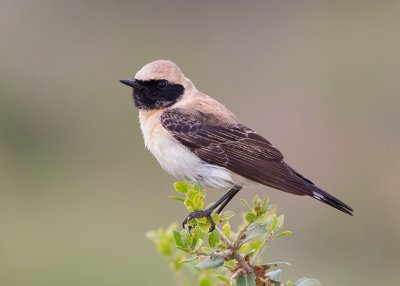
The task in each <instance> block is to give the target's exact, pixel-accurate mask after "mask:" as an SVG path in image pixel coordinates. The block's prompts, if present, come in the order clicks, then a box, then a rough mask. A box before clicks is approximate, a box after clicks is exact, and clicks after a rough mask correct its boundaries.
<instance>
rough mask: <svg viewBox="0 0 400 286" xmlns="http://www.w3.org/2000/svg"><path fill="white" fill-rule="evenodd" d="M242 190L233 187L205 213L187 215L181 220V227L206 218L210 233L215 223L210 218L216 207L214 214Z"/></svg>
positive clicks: (196, 212) (239, 187) (197, 211)
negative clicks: (196, 219)
mask: <svg viewBox="0 0 400 286" xmlns="http://www.w3.org/2000/svg"><path fill="white" fill-rule="evenodd" d="M241 189H242V186H239V185H235V186H234V187H233V188H232V189H231V190H230V191H229V192H227V193H226V194H225V195H223V196H222V197H221V198H220V199H219V200H218V201H217V202H216V203H215V204H213V205H212V206H211V207H210V208H208V209H206V210H205V211H200V210H195V211H194V212H191V213H189V215H188V216H187V217H186V218H185V219H184V220H183V222H182V227H183V228H185V225H186V224H188V223H189V222H190V221H191V220H192V219H195V218H202V217H205V218H207V219H208V220H209V221H210V223H211V227H210V232H211V231H213V230H214V229H215V222H214V220H213V219H212V217H211V214H212V212H213V211H214V210H215V209H216V208H217V207H218V206H220V207H219V208H218V210H217V211H216V213H218V214H219V213H220V212H221V211H222V209H223V208H224V207H225V206H226V205H227V204H228V203H229V201H230V200H231V199H232V198H233V197H234V196H235V195H236V194H237V193H238V192H239V191H240V190H241ZM188 228H189V231H190V230H191V228H192V227H191V226H190V224H189V227H188Z"/></svg>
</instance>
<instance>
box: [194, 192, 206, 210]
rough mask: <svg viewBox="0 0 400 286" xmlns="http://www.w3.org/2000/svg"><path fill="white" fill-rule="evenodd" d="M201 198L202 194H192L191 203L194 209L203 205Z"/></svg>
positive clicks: (201, 207)
mask: <svg viewBox="0 0 400 286" xmlns="http://www.w3.org/2000/svg"><path fill="white" fill-rule="evenodd" d="M203 198H204V195H203V194H197V195H195V196H194V198H193V204H194V206H195V209H197V210H201V209H203V206H204V201H203Z"/></svg>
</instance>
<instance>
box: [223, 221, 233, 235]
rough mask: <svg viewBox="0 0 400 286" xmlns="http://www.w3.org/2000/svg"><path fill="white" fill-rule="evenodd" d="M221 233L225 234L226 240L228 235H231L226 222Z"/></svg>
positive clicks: (229, 227) (229, 226)
mask: <svg viewBox="0 0 400 286" xmlns="http://www.w3.org/2000/svg"><path fill="white" fill-rule="evenodd" d="M222 233H223V234H225V236H226V237H227V238H229V235H230V234H231V225H230V224H229V222H228V221H227V222H226V223H225V224H224V226H223V227H222Z"/></svg>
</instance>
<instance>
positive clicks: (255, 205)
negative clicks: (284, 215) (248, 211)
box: [253, 195, 261, 209]
mask: <svg viewBox="0 0 400 286" xmlns="http://www.w3.org/2000/svg"><path fill="white" fill-rule="evenodd" d="M260 207H261V200H260V198H259V197H258V196H257V195H256V196H255V197H254V199H253V208H254V209H258V208H260Z"/></svg>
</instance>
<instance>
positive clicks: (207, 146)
mask: <svg viewBox="0 0 400 286" xmlns="http://www.w3.org/2000/svg"><path fill="white" fill-rule="evenodd" d="M210 117H212V115H204V114H200V115H199V114H197V113H196V112H192V113H190V112H188V111H187V110H185V109H179V108H176V109H170V110H167V111H165V112H164V113H163V114H162V116H161V124H162V126H163V127H164V128H166V129H167V130H169V131H170V132H171V133H172V134H173V136H174V138H175V139H176V140H178V141H179V142H180V143H181V144H183V145H184V146H186V147H187V148H189V149H190V150H191V151H192V152H193V153H195V154H196V155H197V156H198V157H199V158H201V159H202V160H204V161H205V162H208V163H210V164H215V165H218V166H221V167H225V168H227V169H229V170H231V171H232V172H234V173H236V174H239V175H241V176H243V177H245V178H247V179H250V180H253V181H255V182H258V183H261V184H263V185H266V186H270V187H273V188H276V189H279V190H282V191H285V192H289V193H292V194H296V195H309V196H312V197H314V198H316V199H318V200H320V201H323V202H325V203H328V204H330V205H332V206H334V207H335V208H338V209H340V210H342V211H344V212H347V213H349V211H348V209H350V207H348V206H347V205H345V204H344V203H342V202H340V201H339V200H338V199H336V198H334V197H333V196H331V195H330V194H328V193H326V192H324V191H323V190H321V189H319V188H317V187H316V186H315V185H314V184H313V183H312V182H311V181H310V180H308V179H306V178H304V177H303V176H302V175H300V174H299V173H297V172H296V171H294V170H293V169H292V168H291V167H290V166H289V165H287V164H286V163H285V162H284V161H283V155H282V153H281V152H279V150H278V149H276V148H275V147H274V146H273V145H272V144H271V143H270V142H269V141H268V140H266V139H265V138H263V137H262V136H260V135H258V134H257V133H256V132H254V131H253V130H251V129H250V128H247V127H246V126H244V125H241V124H237V125H232V126H223V125H217V124H215V122H216V121H215V120H210ZM209 122H212V123H213V124H209Z"/></svg>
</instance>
